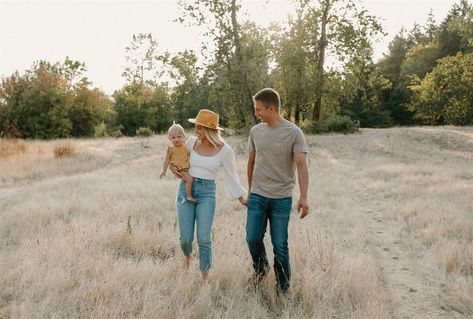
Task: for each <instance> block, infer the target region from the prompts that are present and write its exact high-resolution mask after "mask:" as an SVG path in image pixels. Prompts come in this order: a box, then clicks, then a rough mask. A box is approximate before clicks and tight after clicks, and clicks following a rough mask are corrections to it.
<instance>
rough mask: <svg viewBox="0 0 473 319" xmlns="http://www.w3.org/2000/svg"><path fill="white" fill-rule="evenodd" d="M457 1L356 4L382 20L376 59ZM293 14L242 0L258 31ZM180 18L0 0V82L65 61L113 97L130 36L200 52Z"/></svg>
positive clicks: (166, 7) (142, 10) (107, 5)
mask: <svg viewBox="0 0 473 319" xmlns="http://www.w3.org/2000/svg"><path fill="white" fill-rule="evenodd" d="M222 1H226V0H222ZM458 2H459V0H364V1H360V3H361V4H362V5H363V6H364V7H365V8H366V9H368V11H369V12H370V13H371V14H373V15H376V16H378V17H380V18H382V20H381V21H382V24H383V26H384V28H385V31H386V32H387V33H388V35H387V36H386V37H384V38H383V39H381V40H380V41H379V42H378V43H376V44H375V52H374V58H375V60H377V59H379V58H380V57H381V56H382V53H383V52H386V50H387V46H388V43H389V41H390V40H391V39H392V38H393V37H394V35H395V34H396V33H397V32H398V31H399V30H400V29H401V27H402V26H404V27H406V28H407V29H410V28H411V27H412V25H413V23H414V22H417V23H419V24H421V25H422V24H424V23H425V21H426V19H427V14H428V13H429V11H430V9H432V10H433V14H434V16H435V17H436V20H437V22H440V21H442V20H443V18H444V17H445V16H446V14H447V12H448V11H449V9H450V8H451V7H452V5H453V4H454V3H458ZM292 8H293V4H292V1H290V0H287V1H282V0H243V9H244V10H247V11H248V14H249V18H250V19H251V20H253V21H256V22H257V23H258V24H259V25H262V26H267V25H269V22H270V21H271V20H275V21H281V20H283V19H285V18H286V16H287V14H288V13H289V12H292V10H293V9H292ZM177 16H178V8H177V0H148V1H130V0H128V1H113V0H100V1H90V0H88V1H77V0H68V1H58V0H55V1H54V0H53V1H42V0H36V1H33V0H30V1H11V0H8V1H7V0H0V75H1V76H8V75H10V74H12V73H13V72H14V71H15V70H18V71H20V72H22V71H24V70H26V69H28V68H30V67H31V65H32V63H33V61H37V60H40V59H44V60H47V61H50V62H58V61H63V60H64V58H65V57H66V56H69V57H70V58H71V59H73V60H78V61H80V62H85V64H86V67H87V69H88V72H87V74H86V75H87V76H88V78H89V79H90V80H91V81H92V82H93V85H94V86H97V87H100V88H102V89H103V90H104V91H105V92H106V93H108V94H111V93H113V91H114V90H115V89H118V88H120V87H121V86H122V85H123V84H124V80H123V78H122V77H121V73H122V72H123V67H122V66H123V65H124V63H125V47H126V46H127V45H128V44H129V43H130V40H131V36H132V35H133V34H134V33H139V32H151V33H153V35H154V36H155V37H156V39H157V41H158V44H159V46H160V48H162V49H163V50H169V51H171V52H178V51H181V50H184V49H193V50H196V51H198V50H199V47H200V43H201V41H202V39H201V38H200V36H199V32H198V30H197V29H195V28H189V27H184V26H182V25H180V24H179V23H177V22H173V20H174V19H175V18H176V17H177Z"/></svg>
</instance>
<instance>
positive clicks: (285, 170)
mask: <svg viewBox="0 0 473 319" xmlns="http://www.w3.org/2000/svg"><path fill="white" fill-rule="evenodd" d="M253 102H254V109H255V115H256V116H257V117H259V118H260V119H261V123H260V124H258V125H255V126H253V127H252V128H251V130H250V137H249V143H248V150H249V154H248V166H247V176H248V189H249V196H248V215H247V224H246V241H247V243H248V248H249V250H250V254H251V258H252V260H253V267H254V269H255V272H256V277H257V278H256V280H258V281H259V280H260V279H261V278H262V277H263V276H264V275H265V274H266V273H267V272H268V269H269V266H268V259H267V256H266V249H265V246H264V243H263V238H264V234H265V232H266V226H267V224H268V221H269V229H270V235H271V243H272V245H273V251H274V272H275V274H276V288H277V291H278V293H279V292H281V293H283V294H285V293H286V292H287V290H288V289H289V287H290V279H291V267H290V264H289V248H288V244H287V239H288V225H289V216H290V213H291V208H292V190H293V188H294V185H295V168H294V166H296V167H297V176H298V181H299V188H300V198H299V201H298V203H297V210H298V211H299V212H300V218H304V217H305V216H307V214H308V213H309V205H308V203H307V188H308V184H309V172H308V168H307V159H306V157H307V146H306V144H305V140H304V135H303V133H302V131H301V130H300V128H298V127H297V126H296V125H294V124H292V123H291V122H289V121H287V120H285V119H284V118H282V117H281V115H280V113H279V108H280V105H281V100H280V97H279V94H278V93H277V92H276V91H275V90H274V89H270V88H266V89H263V90H261V91H259V92H258V93H256V95H255V96H254V97H253ZM294 164H295V165H294Z"/></svg>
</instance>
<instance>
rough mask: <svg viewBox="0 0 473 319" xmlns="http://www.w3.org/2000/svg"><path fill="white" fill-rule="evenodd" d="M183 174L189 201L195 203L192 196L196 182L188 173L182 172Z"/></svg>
mask: <svg viewBox="0 0 473 319" xmlns="http://www.w3.org/2000/svg"><path fill="white" fill-rule="evenodd" d="M181 174H182V176H183V177H184V180H185V181H186V194H187V200H188V201H191V202H195V198H194V197H193V196H192V182H193V181H194V178H192V176H191V175H190V174H189V173H188V172H187V171H181Z"/></svg>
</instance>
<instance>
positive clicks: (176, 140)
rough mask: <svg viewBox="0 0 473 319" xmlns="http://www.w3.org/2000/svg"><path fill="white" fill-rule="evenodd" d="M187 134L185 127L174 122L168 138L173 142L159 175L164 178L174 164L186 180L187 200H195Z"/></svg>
mask: <svg viewBox="0 0 473 319" xmlns="http://www.w3.org/2000/svg"><path fill="white" fill-rule="evenodd" d="M185 136H186V134H185V132H184V128H183V127H182V126H180V125H179V124H176V123H173V124H172V125H171V127H170V128H169V129H168V138H169V140H170V141H171V143H172V144H171V145H169V146H168V150H167V153H166V159H165V160H164V165H163V171H162V173H161V175H160V176H159V177H160V178H163V177H164V176H165V175H166V170H167V169H168V167H169V164H171V165H174V166H175V167H176V168H177V170H178V171H179V173H181V174H182V176H183V178H184V180H185V181H186V193H187V200H188V201H193V202H195V198H194V197H192V181H193V178H192V176H190V175H189V173H188V170H189V153H187V148H186V144H185V143H184V138H185Z"/></svg>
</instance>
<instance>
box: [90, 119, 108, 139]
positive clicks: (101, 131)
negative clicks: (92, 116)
mask: <svg viewBox="0 0 473 319" xmlns="http://www.w3.org/2000/svg"><path fill="white" fill-rule="evenodd" d="M94 137H109V135H108V132H107V125H105V123H104V122H102V123H99V124H97V125H96V126H95V132H94Z"/></svg>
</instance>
